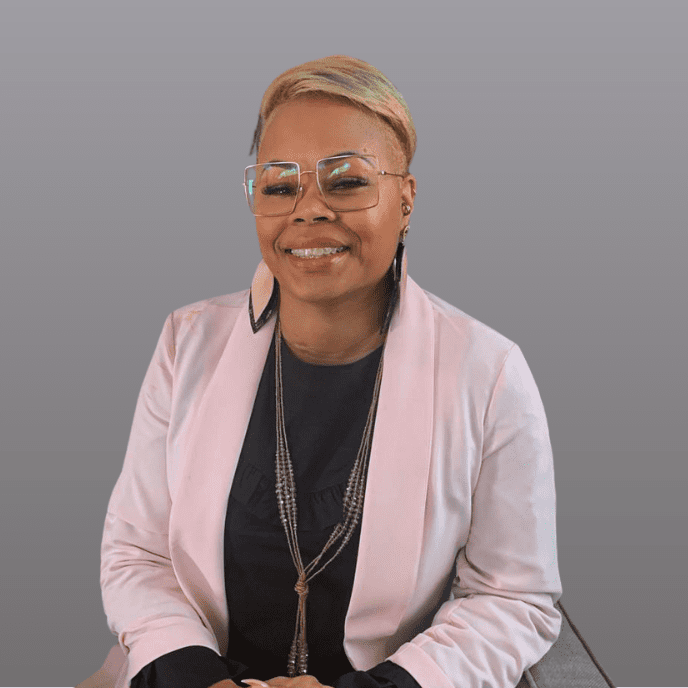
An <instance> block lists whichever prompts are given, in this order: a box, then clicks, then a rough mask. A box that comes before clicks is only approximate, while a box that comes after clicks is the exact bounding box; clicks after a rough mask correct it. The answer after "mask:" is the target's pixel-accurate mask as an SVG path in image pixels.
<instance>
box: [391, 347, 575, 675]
mask: <svg viewBox="0 0 688 688" xmlns="http://www.w3.org/2000/svg"><path fill="white" fill-rule="evenodd" d="M555 530H556V528H555V491H554V468H553V463H552V448H551V444H550V439H549V431H548V427H547V420H546V417H545V411H544V408H543V405H542V401H541V398H540V394H539V392H538V389H537V386H536V384H535V380H534V379H533V376H532V374H531V372H530V369H529V368H528V365H527V363H526V361H525V358H524V357H523V354H522V352H521V350H520V348H519V347H518V346H517V345H515V344H514V345H513V346H512V347H511V349H510V350H509V352H508V354H507V355H506V358H505V360H504V363H503V365H502V367H501V370H500V372H499V374H498V376H497V379H496V382H495V385H494V389H493V391H492V394H491V397H490V402H489V404H488V406H487V408H486V411H485V415H484V419H483V447H482V461H481V467H480V472H479V476H478V479H477V483H476V486H475V489H474V491H473V503H472V515H471V526H470V532H469V536H468V540H467V542H466V545H465V547H463V548H461V550H460V551H459V553H458V557H457V560H456V577H455V579H454V582H453V585H452V593H451V595H450V599H449V600H448V601H447V602H445V603H444V604H443V605H442V606H441V607H440V609H439V610H438V612H437V614H436V615H435V617H434V618H433V621H432V624H431V626H430V627H429V628H428V629H427V630H425V631H424V632H422V633H420V634H419V635H417V636H415V637H414V638H413V639H412V640H411V641H410V642H409V643H405V644H404V645H402V646H401V647H400V648H399V650H398V651H397V652H396V653H394V654H393V655H392V656H391V657H389V659H390V660H391V661H393V662H396V663H397V664H399V665H401V666H402V667H404V668H405V669H406V670H407V671H409V673H411V675H413V676H414V677H415V678H416V679H417V680H418V682H419V683H420V684H421V685H422V686H423V687H424V688H431V687H432V688H452V687H454V688H482V687H483V686H502V687H503V688H508V687H511V688H513V687H514V686H516V685H517V684H518V682H519V680H520V678H521V676H522V674H523V672H524V671H525V670H526V669H527V668H529V667H530V666H532V665H533V664H535V663H536V662H537V661H539V660H540V659H541V658H542V657H543V656H544V655H545V653H546V652H547V651H548V650H549V648H550V647H551V646H552V645H553V644H554V642H555V641H556V639H557V637H558V636H559V632H560V629H561V614H560V612H559V610H558V609H557V608H556V607H555V606H554V605H555V603H556V601H557V600H558V599H559V598H560V597H561V592H562V590H561V581H560V578H559V569H558V563H557V546H556V532H555Z"/></svg>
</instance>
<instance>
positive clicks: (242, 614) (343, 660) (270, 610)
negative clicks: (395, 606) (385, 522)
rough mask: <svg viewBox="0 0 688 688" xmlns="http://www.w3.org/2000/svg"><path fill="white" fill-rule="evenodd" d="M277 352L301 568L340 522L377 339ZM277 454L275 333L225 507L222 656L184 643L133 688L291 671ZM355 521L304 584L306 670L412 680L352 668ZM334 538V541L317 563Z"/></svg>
mask: <svg viewBox="0 0 688 688" xmlns="http://www.w3.org/2000/svg"><path fill="white" fill-rule="evenodd" d="M281 351H282V381H283V395H284V415H285V425H286V433H287V444H288V448H289V452H290V456H291V462H292V466H293V469H294V479H295V482H296V489H297V514H298V541H299V547H300V550H301V557H302V561H303V564H304V566H307V565H308V564H309V563H310V562H311V561H312V560H313V559H314V558H315V557H316V556H317V555H318V554H319V553H320V551H321V550H322V548H323V546H324V544H325V543H326V542H327V539H328V538H329V536H330V534H331V532H332V530H333V529H334V527H335V525H336V524H337V523H338V522H339V521H340V520H342V502H343V497H344V492H345V490H346V485H347V481H348V479H349V475H350V473H351V469H352V467H353V464H354V462H355V460H356V456H357V453H358V450H359V447H360V444H361V439H362V437H363V430H364V427H365V423H366V419H367V416H368V412H369V409H370V404H371V401H372V397H373V389H374V385H375V376H376V374H377V369H378V364H379V362H380V358H381V356H382V352H383V347H382V346H381V347H379V348H378V349H376V350H375V351H373V352H371V353H370V354H368V355H367V356H365V357H364V358H362V359H360V360H358V361H355V362H354V363H348V364H344V365H335V366H325V365H312V364H309V363H305V362H304V361H301V360H300V359H298V358H297V357H296V356H294V355H293V354H292V353H291V351H290V350H289V348H288V347H287V346H286V344H285V342H284V340H283V341H282V348H281ZM228 422H231V420H230V419H228ZM275 451H276V430H275V351H274V336H273V341H272V344H271V346H270V349H269V351H268V356H267V359H266V362H265V367H264V369H263V374H262V376H261V380H260V384H259V387H258V392H257V395H256V399H255V403H254V406H253V411H252V414H251V418H250V421H249V425H248V428H247V431H246V436H245V438H244V444H243V448H242V451H241V455H240V457H239V462H238V464H237V468H236V473H235V475H234V480H233V482H232V487H231V490H230V494H229V499H228V505H227V514H226V520H225V535H224V561H225V590H226V594H227V608H228V610H229V619H230V621H229V640H228V656H225V657H220V656H219V655H217V654H216V653H215V652H214V651H212V650H210V649H209V648H205V647H200V646H192V647H186V648H181V649H179V650H176V651H174V652H171V653H168V654H167V655H164V656H163V657H160V658H158V659H156V660H155V661H153V662H151V663H150V664H148V665H147V666H146V667H144V668H143V669H142V670H141V671H140V672H139V673H138V674H137V675H136V676H135V677H134V678H133V679H132V681H131V686H132V688H173V687H174V688H177V687H179V688H182V687H183V688H208V686H211V685H212V684H213V683H215V682H217V681H221V680H223V679H226V678H231V679H232V680H234V681H235V682H236V683H237V684H239V685H241V683H240V682H241V679H242V678H257V679H262V680H267V679H270V678H273V677H275V676H287V655H288V653H289V649H290V647H291V643H292V640H293V637H294V629H295V621H296V609H297V603H298V595H297V594H296V592H295V590H294V584H295V583H296V579H297V573H296V568H295V566H294V563H293V561H292V559H291V554H290V552H289V548H288V545H287V539H286V535H285V533H284V529H283V527H282V524H281V523H280V520H279V513H278V510H277V500H276V495H275ZM201 506H202V505H199V508H201ZM360 528H361V526H360V523H359V525H358V527H357V528H356V530H355V531H354V534H353V536H352V538H351V540H350V541H349V542H348V543H347V545H346V546H345V547H344V549H343V550H342V551H341V552H340V553H339V555H338V556H337V557H336V558H335V559H334V560H333V561H332V562H331V563H330V564H328V565H327V567H326V568H325V569H324V570H323V571H322V572H321V573H319V574H318V575H317V576H316V577H315V578H313V579H312V580H311V581H310V582H309V594H308V605H307V641H308V651H309V657H308V673H309V674H312V675H314V676H315V677H316V678H317V679H318V680H319V681H320V682H321V683H323V684H325V685H333V686H335V688H420V685H419V684H418V683H417V681H415V679H414V678H413V677H412V676H411V675H410V674H409V673H408V672H407V671H405V670H404V669H402V668H401V667H400V666H399V665H397V664H394V663H393V662H390V661H385V662H382V663H381V664H379V665H377V666H376V667H373V668H372V669H370V670H369V671H367V672H363V671H355V670H354V669H353V667H352V666H351V664H350V662H349V660H348V658H347V656H346V654H345V652H344V648H343V643H344V622H345V618H346V613H347V610H348V607H349V601H350V599H351V591H352V587H353V580H354V574H355V568H356V558H357V554H358V545H359V538H360ZM339 544H341V540H340V541H338V542H337V544H336V545H335V546H334V547H333V548H331V549H330V550H328V552H327V553H326V555H325V557H324V558H323V560H322V561H321V564H320V566H322V564H324V563H325V561H327V560H328V559H330V558H331V556H332V555H333V554H334V552H335V551H336V550H337V549H338V547H339ZM320 566H319V567H318V568H320Z"/></svg>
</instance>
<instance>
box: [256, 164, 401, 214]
mask: <svg viewBox="0 0 688 688" xmlns="http://www.w3.org/2000/svg"><path fill="white" fill-rule="evenodd" d="M302 174H315V175H316V179H317V180H318V188H319V189H320V193H321V194H322V197H323V199H324V201H325V205H327V207H328V208H329V209H330V210H334V211H347V210H364V209H366V208H373V207H374V206H376V205H377V204H378V201H379V200H380V195H379V184H378V179H379V177H380V176H381V175H389V176H391V177H405V176H406V175H404V174H395V173H394V172H386V171H384V170H380V169H379V167H378V162H377V158H376V157H375V156H374V155H337V156H335V157H332V158H323V159H322V160H318V163H317V165H316V171H312V170H306V171H303V172H302V171H301V168H300V167H299V164H298V163H296V162H269V163H263V164H261V165H249V166H248V167H247V168H246V170H245V171H244V192H245V193H246V200H247V201H248V207H249V208H250V209H251V212H252V213H253V214H254V215H256V216H258V217H274V216H276V215H291V214H292V213H293V212H294V209H295V208H296V202H297V201H298V199H299V196H300V195H301V193H302V192H303V187H302V186H301V175H302Z"/></svg>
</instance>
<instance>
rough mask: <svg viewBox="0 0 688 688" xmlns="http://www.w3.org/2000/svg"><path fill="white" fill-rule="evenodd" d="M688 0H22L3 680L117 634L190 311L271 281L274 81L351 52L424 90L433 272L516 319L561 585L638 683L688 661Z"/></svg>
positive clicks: (426, 256) (10, 123)
mask: <svg viewBox="0 0 688 688" xmlns="http://www.w3.org/2000/svg"><path fill="white" fill-rule="evenodd" d="M687 20H688V4H687V3H685V2H680V1H679V2H668V1H663V0H651V1H648V2H637V1H631V0H618V1H614V2H611V1H606V0H593V1H591V0H585V1H582V0H571V1H570V2H552V1H549V2H546V1H541V2H534V1H532V0H530V1H528V2H508V1H506V0H504V1H503V2H488V1H485V0H482V1H480V2H463V1H461V2H451V3H450V2H448V1H446V2H440V1H438V0H423V1H422V2H416V3H406V4H400V3H399V2H396V1H395V2H373V3H371V4H368V3H367V2H365V1H362V0H355V1H351V0H349V1H347V2H346V3H337V2H333V3H325V2H315V1H312V2H305V1H303V0H292V1H291V2H265V1H263V2H256V3H238V2H230V1H229V0H228V1H227V2H219V1H215V2H211V1H199V0H194V1H193V2H191V1H190V0H189V2H185V3H182V2H176V1H175V2H170V1H168V2H144V1H141V0H112V1H109V2H99V1H96V0H81V1H77V0H61V1H57V0H52V1H44V2H38V1H36V0H4V1H2V2H0V117H1V118H2V119H1V126H0V167H1V169H0V173H1V176H0V203H1V208H0V222H2V233H1V234H0V239H1V241H2V250H1V252H0V260H1V261H2V262H1V268H2V269H1V270H0V279H1V280H2V284H1V286H2V289H1V290H0V298H1V299H2V309H1V313H2V377H1V389H2V395H1V399H2V409H1V416H0V418H1V423H2V426H1V428H0V432H1V433H2V434H1V436H2V443H1V448H0V451H1V452H2V460H1V462H2V463H1V465H2V480H1V482H0V489H1V494H0V546H1V548H2V553H3V556H2V568H1V569H0V576H1V580H2V588H1V589H2V598H1V607H0V618H1V619H2V623H1V633H0V664H1V666H2V670H1V672H0V683H1V684H2V685H6V686H10V685H12V686H21V685H24V686H73V685H74V684H75V683H77V682H79V681H81V680H83V679H84V678H86V677H87V676H89V675H90V674H91V673H92V672H94V671H95V670H96V669H97V668H98V667H99V666H100V665H101V663H102V661H103V660H104V658H105V655H106V653H107V651H108V650H109V648H110V647H111V646H112V645H113V644H114V643H115V642H116V638H115V636H114V635H112V634H111V633H110V631H109V629H108V628H107V625H106V620H105V615H104V612H103V608H102V602H101V597H100V588H99V556H100V552H99V548H100V538H101V533H102V527H103V522H104V518H105V512H106V507H107V503H108V499H109V496H110V492H111V490H112V488H113V485H114V483H115V480H116V479H117V476H118V475H119V471H120V469H121V466H122V462H123V459H124V453H125V449H126V444H127V440H128V436H129V430H130V426H131V420H132V417H133V412H134V406H135V402H136V398H137V395H138V391H139V387H140V385H141V382H142V380H143V375H144V373H145V370H146V368H147V366H148V363H149V361H150V358H151V356H152V354H153V349H154V346H155V343H156V341H157V338H158V335H159V334H160V331H161V328H162V325H163V322H164V320H165V317H166V316H167V314H168V313H169V312H171V311H172V310H174V309H176V308H178V307H180V306H183V305H185V304H188V303H191V302H194V301H197V300H199V299H204V298H208V297H211V296H216V295H219V294H226V293H229V292H233V291H238V290H241V289H245V288H247V287H248V286H249V284H250V278H251V276H252V274H253V271H254V269H255V267H256V265H257V264H258V261H259V260H260V253H259V250H258V243H257V239H256V236H255V225H254V222H253V218H252V216H251V215H250V213H249V210H248V208H247V207H246V202H245V200H244V197H243V192H242V186H241V181H242V171H243V168H244V166H245V165H247V164H251V163H252V162H253V160H252V159H251V158H250V157H249V155H248V150H249V147H250V143H251V138H252V134H253V129H254V126H255V122H256V116H257V113H258V106H259V103H260V98H261V96H262V93H263V91H264V90H265V88H266V87H267V85H268V84H269V83H270V81H271V80H272V79H273V78H274V77H276V76H277V75H278V74H279V73H281V72H282V71H284V69H286V68H288V67H292V66H294V65H296V64H299V63H301V62H304V61H306V60H310V59H314V58H316V57H322V56H325V55H330V54H336V53H346V54H351V55H354V56H356V57H360V58H361V59H364V60H366V61H368V62H370V63H372V64H374V65H376V66H377V67H379V68H380V69H381V70H382V71H383V72H384V73H385V74H387V76H389V78H390V79H391V80H392V81H393V82H394V83H395V85H396V86H397V87H398V88H399V89H400V90H401V92H402V93H403V94H404V96H405V98H406V99H407V101H408V104H409V107H410V109H411V112H412V113H413V116H414V120H415V124H416V127H417V130H418V153H417V155H416V158H415V160H414V162H413V164H412V167H411V169H412V172H413V173H414V174H415V175H416V177H417V179H418V195H417V200H416V206H415V211H414V214H413V221H412V223H411V231H410V234H409V238H408V242H407V246H408V252H409V272H410V274H411V276H412V277H413V278H414V279H415V280H416V281H417V282H418V283H419V284H420V285H421V287H423V288H424V289H426V290H428V291H430V292H432V293H434V294H437V295H438V296H440V297H441V298H443V299H445V300H447V301H449V302H450V303H452V304H454V305H456V306H458V307H459V308H461V309H462V310H464V311H465V312H467V313H469V314H470V315H472V316H474V317H475V318H477V319H478V320H480V321H482V322H484V323H486V324H488V325H489V326H491V327H492V328H494V329H496V330H497V331H499V332H501V333H503V334H504V335H506V336H507V337H509V338H511V339H512V340H514V341H515V342H517V343H518V344H519V345H520V347H521V348H522V350H523V352H524V354H525V356H526V359H527V361H528V363H529V365H530V367H531V369H532V371H533V374H534V376H535V379H536V381H537V383H538V385H539V388H540V392H541V395H542V398H543V401H544V404H545V409H546V411H547V415H548V420H549V424H550V431H551V438H552V444H553V448H554V462H555V473H556V484H557V494H558V504H557V506H558V514H557V521H558V537H559V560H560V566H561V576H562V582H563V588H564V594H563V597H562V602H563V603H564V605H565V606H566V607H567V609H568V611H569V612H570V613H571V615H572V618H573V620H574V623H576V624H577V625H578V627H579V629H580V630H581V632H582V634H583V636H584V637H585V639H586V640H587V641H588V643H589V644H590V646H591V648H592V649H593V651H594V652H595V654H596V656H597V657H598V659H599V660H600V662H601V664H602V666H603V667H604V668H605V669H606V670H607V672H608V673H609V674H610V676H611V677H612V679H613V680H614V681H615V682H616V683H617V684H618V685H620V686H649V685H652V686H673V685H686V684H687V683H688V681H687V679H686V677H687V676H688V671H687V670H686V664H685V653H686V647H687V640H688V633H687V632H686V618H687V615H688V595H687V594H686V582H687V581H686V570H687V568H686V565H687V564H688V557H687V551H688V547H687V544H688V543H687V537H686V532H688V528H686V524H687V522H688V518H687V516H688V507H687V506H686V502H687V500H686V497H685V495H686V492H687V488H688V479H687V472H686V449H685V440H684V436H683V432H684V430H685V426H686V420H687V419H686V409H687V407H688V403H687V402H688V398H687V392H686V390H687V389H688V384H687V380H686V357H685V354H686V340H687V334H688V332H687V331H686V330H687V327H686V299H685V297H686V293H688V290H687V286H688V285H687V283H686V282H687V280H686V277H685V274H686V250H687V248H688V242H687V241H686V217H687V213H686V210H687V207H686V206H687V205H688V203H687V200H686V199H687V195H688V194H687V184H686V183H687V181H688V175H687V173H686V172H687V160H688V155H687V150H688V146H687V140H686V139H687V133H686V132H687V127H686V124H687V122H688V90H687V88H686V87H687V86H688V84H687V81H688V79H687V74H688V68H687V65H688V54H687V53H688V28H687V23H686V22H687Z"/></svg>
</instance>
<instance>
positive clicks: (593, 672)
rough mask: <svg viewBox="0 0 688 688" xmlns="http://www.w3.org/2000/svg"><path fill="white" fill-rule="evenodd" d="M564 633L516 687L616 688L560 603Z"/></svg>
mask: <svg viewBox="0 0 688 688" xmlns="http://www.w3.org/2000/svg"><path fill="white" fill-rule="evenodd" d="M555 607H557V609H559V611H560V612H561V615H562V622H561V633H560V634H559V638H558V639H557V641H556V642H555V643H554V645H552V647H551V648H550V649H549V651H548V652H547V654H546V655H545V656H544V657H543V658H542V659H541V660H540V661H539V662H537V663H536V664H534V665H533V666H532V667H530V669H527V670H526V671H525V672H524V674H523V676H522V677H521V680H520V682H519V684H518V686H517V687H516V688H615V686H614V684H613V683H612V681H611V679H610V678H609V676H607V674H606V673H605V671H604V669H603V668H602V667H601V665H600V663H599V662H598V661H597V659H596V658H595V656H594V655H593V653H592V651H591V650H590V648H589V647H588V645H587V643H586V642H585V641H584V640H583V637H582V636H581V634H580V632H579V631H578V629H577V628H576V627H575V626H574V625H573V623H572V622H571V618H570V617H569V615H568V614H567V612H566V610H565V609H564V607H563V606H562V605H561V601H558V602H557V603H556V604H555Z"/></svg>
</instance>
